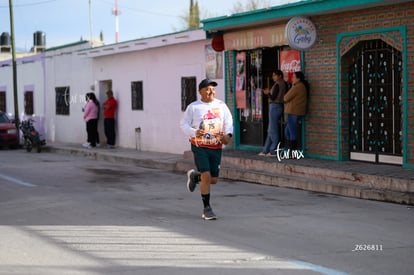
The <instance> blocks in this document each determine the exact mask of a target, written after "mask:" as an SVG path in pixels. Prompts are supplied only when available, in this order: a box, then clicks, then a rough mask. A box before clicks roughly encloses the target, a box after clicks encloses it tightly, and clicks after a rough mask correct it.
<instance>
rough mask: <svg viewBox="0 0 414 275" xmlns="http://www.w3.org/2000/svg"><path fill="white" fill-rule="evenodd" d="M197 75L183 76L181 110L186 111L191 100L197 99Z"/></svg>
mask: <svg viewBox="0 0 414 275" xmlns="http://www.w3.org/2000/svg"><path fill="white" fill-rule="evenodd" d="M196 82H197V80H196V77H195V76H192V77H182V78H181V111H185V109H186V108H187V106H188V105H190V103H191V102H193V101H196V100H197V86H196Z"/></svg>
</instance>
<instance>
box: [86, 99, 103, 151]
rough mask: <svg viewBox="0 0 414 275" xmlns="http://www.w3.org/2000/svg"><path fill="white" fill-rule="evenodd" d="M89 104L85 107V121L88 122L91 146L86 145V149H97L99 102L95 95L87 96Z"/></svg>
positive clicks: (87, 128)
mask: <svg viewBox="0 0 414 275" xmlns="http://www.w3.org/2000/svg"><path fill="white" fill-rule="evenodd" d="M87 101H88V102H87V103H86V106H85V113H84V114H83V119H84V120H85V122H86V132H87V134H88V142H89V144H84V146H85V147H86V148H95V147H96V138H97V132H98V112H99V107H98V100H97V99H96V96H95V94H94V93H88V94H87Z"/></svg>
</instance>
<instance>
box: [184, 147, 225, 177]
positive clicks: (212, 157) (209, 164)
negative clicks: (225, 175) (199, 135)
mask: <svg viewBox="0 0 414 275" xmlns="http://www.w3.org/2000/svg"><path fill="white" fill-rule="evenodd" d="M191 151H192V152H193V155H194V163H195V165H196V167H197V170H198V171H199V172H201V173H203V172H207V171H210V174H211V176H212V177H214V178H218V176H219V173H220V163H221V153H222V149H209V148H204V147H197V146H195V145H193V144H191Z"/></svg>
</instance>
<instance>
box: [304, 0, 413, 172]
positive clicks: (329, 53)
mask: <svg viewBox="0 0 414 275" xmlns="http://www.w3.org/2000/svg"><path fill="white" fill-rule="evenodd" d="M311 19H312V21H313V22H314V24H315V25H316V27H317V32H318V40H319V41H318V42H317V43H316V44H315V46H314V47H313V48H312V49H311V50H309V51H307V52H305V73H306V77H307V79H308V81H309V83H310V85H311V96H310V104H309V115H308V116H307V118H306V131H305V132H306V152H307V154H308V155H311V156H312V155H315V156H316V155H317V156H320V157H324V158H331V159H337V158H341V159H342V158H346V157H347V155H348V154H349V149H348V140H347V138H348V124H347V121H348V119H347V117H348V113H347V112H346V110H347V104H348V103H347V101H348V98H347V96H345V93H343V92H342V89H341V102H340V103H341V122H342V125H341V135H340V144H341V150H342V156H338V153H337V145H338V136H337V129H338V122H337V106H336V104H337V102H336V100H337V97H336V93H337V91H336V85H337V76H336V72H337V64H339V65H340V64H341V62H340V61H337V52H336V37H337V34H340V33H350V32H364V31H369V30H373V29H384V28H392V27H399V26H406V27H407V37H406V39H407V53H406V59H405V60H406V61H407V76H408V79H406V80H405V81H406V83H407V95H408V106H407V110H408V112H407V114H408V121H406V125H404V127H406V129H407V134H408V135H407V144H408V148H406V150H405V152H404V153H405V154H406V156H407V162H408V164H409V165H414V5H413V2H411V3H406V4H399V5H391V6H386V7H378V8H371V9H367V10H359V11H355V12H346V13H340V14H333V15H326V16H317V17H312V18H311ZM378 38H380V39H382V40H384V41H386V42H387V43H389V44H391V45H392V46H393V47H394V48H396V49H399V50H403V47H402V45H403V44H402V39H403V37H402V36H401V34H399V33H395V32H390V33H387V34H383V33H381V32H378V33H375V32H374V33H372V32H370V33H369V34H361V35H359V34H356V35H355V37H347V39H344V40H343V41H342V42H341V45H340V50H341V55H342V54H343V53H346V52H347V51H348V50H349V49H350V48H352V46H354V45H355V44H356V43H357V42H358V41H361V40H367V39H378ZM403 61H404V59H403ZM344 82H346V80H345V81H343V83H340V86H341V87H343V86H346V85H347V84H346V83H344Z"/></svg>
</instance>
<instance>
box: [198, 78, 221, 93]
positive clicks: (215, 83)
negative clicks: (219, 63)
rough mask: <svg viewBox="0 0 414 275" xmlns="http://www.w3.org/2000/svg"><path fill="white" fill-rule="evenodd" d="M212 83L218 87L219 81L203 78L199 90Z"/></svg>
mask: <svg viewBox="0 0 414 275" xmlns="http://www.w3.org/2000/svg"><path fill="white" fill-rule="evenodd" d="M210 85H211V86H214V87H216V86H217V82H214V81H213V80H210V79H208V78H206V79H204V80H202V81H201V82H200V84H198V90H199V91H200V90H201V89H203V88H205V87H207V86H210Z"/></svg>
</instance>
